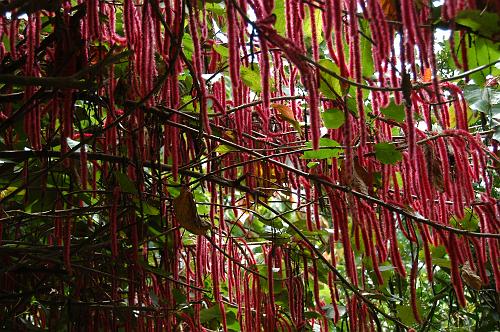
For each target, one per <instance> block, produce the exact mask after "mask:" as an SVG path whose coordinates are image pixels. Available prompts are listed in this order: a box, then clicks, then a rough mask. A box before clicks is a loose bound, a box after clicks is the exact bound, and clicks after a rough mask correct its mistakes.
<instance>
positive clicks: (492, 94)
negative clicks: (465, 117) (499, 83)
mask: <svg viewBox="0 0 500 332" xmlns="http://www.w3.org/2000/svg"><path fill="white" fill-rule="evenodd" d="M464 97H465V99H466V100H467V103H468V104H469V107H470V108H471V109H472V110H474V111H478V112H482V113H485V114H486V115H489V116H490V117H493V118H498V119H499V120H500V117H499V116H500V91H498V89H494V88H490V87H486V88H481V87H480V86H478V85H467V86H466V87H464Z"/></svg>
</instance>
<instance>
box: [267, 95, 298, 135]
mask: <svg viewBox="0 0 500 332" xmlns="http://www.w3.org/2000/svg"><path fill="white" fill-rule="evenodd" d="M271 107H272V108H274V109H275V110H277V111H278V112H279V116H280V118H282V119H283V120H284V121H286V122H288V123H290V124H291V125H292V126H293V128H294V129H295V130H296V131H297V132H298V133H299V135H300V136H301V137H302V128H300V123H299V122H298V121H297V119H296V118H295V114H294V113H293V110H292V109H291V108H290V107H289V106H288V105H283V104H276V103H273V104H271Z"/></svg>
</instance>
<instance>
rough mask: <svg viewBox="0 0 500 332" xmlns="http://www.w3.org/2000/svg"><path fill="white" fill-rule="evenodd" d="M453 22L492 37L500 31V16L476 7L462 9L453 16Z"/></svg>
mask: <svg viewBox="0 0 500 332" xmlns="http://www.w3.org/2000/svg"><path fill="white" fill-rule="evenodd" d="M455 22H457V23H458V24H460V25H463V26H466V27H468V28H470V29H471V30H472V31H476V32H478V33H479V34H481V35H483V36H488V37H492V36H494V35H496V34H498V33H500V16H498V14H497V13H492V12H487V11H483V10H478V9H468V10H462V11H461V12H460V13H458V15H457V16H456V17H455Z"/></svg>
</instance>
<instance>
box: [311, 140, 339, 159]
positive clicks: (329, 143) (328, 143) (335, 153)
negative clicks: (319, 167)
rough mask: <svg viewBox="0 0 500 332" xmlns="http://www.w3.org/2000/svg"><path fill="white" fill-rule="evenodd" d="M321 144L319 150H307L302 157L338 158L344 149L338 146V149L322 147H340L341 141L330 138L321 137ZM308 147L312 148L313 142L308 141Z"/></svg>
mask: <svg viewBox="0 0 500 332" xmlns="http://www.w3.org/2000/svg"><path fill="white" fill-rule="evenodd" d="M319 146H320V149H318V150H312V151H305V152H304V155H303V156H302V159H326V158H332V157H333V158H338V157H339V154H340V153H341V152H342V151H343V150H342V149H339V148H336V149H322V147H332V148H335V147H339V146H340V144H339V142H337V141H335V140H333V139H329V138H320V140H319ZM306 147H307V148H312V143H311V142H307V143H306Z"/></svg>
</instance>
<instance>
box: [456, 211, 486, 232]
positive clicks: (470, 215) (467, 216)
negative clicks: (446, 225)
mask: <svg viewBox="0 0 500 332" xmlns="http://www.w3.org/2000/svg"><path fill="white" fill-rule="evenodd" d="M464 212H465V213H464V217H463V218H462V219H458V218H457V216H452V217H451V219H450V225H451V226H452V227H455V228H460V229H464V230H467V231H477V230H478V225H479V217H478V216H477V214H475V213H474V212H473V211H472V209H465V211H464Z"/></svg>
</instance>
